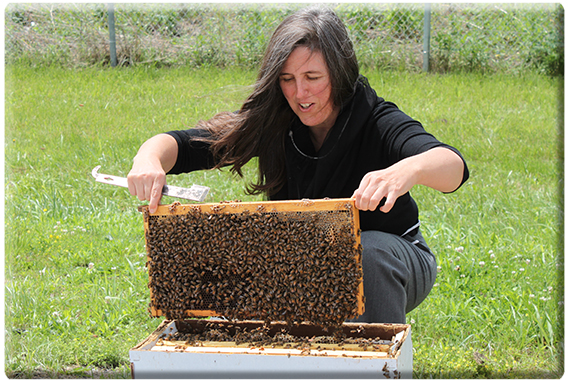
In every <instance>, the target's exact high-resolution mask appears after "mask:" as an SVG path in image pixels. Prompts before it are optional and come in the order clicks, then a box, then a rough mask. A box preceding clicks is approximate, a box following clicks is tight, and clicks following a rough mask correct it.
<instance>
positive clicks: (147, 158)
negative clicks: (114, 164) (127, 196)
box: [127, 134, 178, 213]
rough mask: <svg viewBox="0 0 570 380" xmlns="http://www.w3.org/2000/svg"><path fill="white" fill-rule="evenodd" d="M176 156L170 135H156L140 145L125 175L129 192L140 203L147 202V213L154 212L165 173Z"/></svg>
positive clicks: (176, 150)
mask: <svg viewBox="0 0 570 380" xmlns="http://www.w3.org/2000/svg"><path fill="white" fill-rule="evenodd" d="M177 156H178V143H177V142H176V140H175V139H174V138H173V137H172V136H170V135H165V134H161V135H157V136H154V137H152V138H150V139H149V140H147V141H146V142H145V143H144V144H143V145H141V147H140V149H139V151H138V153H137V155H136V156H135V158H134V159H133V166H132V168H131V171H130V172H129V174H128V175H127V182H128V186H129V192H130V193H131V195H133V196H136V197H138V199H139V200H141V201H149V212H151V213H153V212H155V211H156V209H157V207H158V204H159V202H160V199H161V198H162V188H163V187H164V185H166V172H167V171H169V170H170V169H172V167H173V166H174V164H175V163H176V158H177Z"/></svg>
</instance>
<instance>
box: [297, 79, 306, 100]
mask: <svg viewBox="0 0 570 380" xmlns="http://www.w3.org/2000/svg"><path fill="white" fill-rule="evenodd" d="M295 86H296V95H297V98H299V99H300V98H303V97H304V96H305V95H306V94H307V89H308V87H307V83H305V81H304V80H302V79H299V80H297V81H296V83H295Z"/></svg>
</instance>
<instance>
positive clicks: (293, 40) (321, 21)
mask: <svg viewBox="0 0 570 380" xmlns="http://www.w3.org/2000/svg"><path fill="white" fill-rule="evenodd" d="M299 46H305V47H308V48H309V49H310V50H311V51H313V52H314V51H318V52H320V53H321V54H322V55H323V57H324V60H325V62H326V64H327V66H328V70H329V77H330V80H331V86H332V97H333V101H334V105H335V106H337V107H339V108H340V107H341V106H342V104H343V102H344V101H346V100H347V99H348V98H350V97H351V96H352V93H353V89H354V83H355V82H356V80H357V78H358V62H357V59H356V55H355V53H354V49H353V46H352V42H351V41H350V38H349V37H348V33H347V30H346V27H345V26H344V24H343V22H342V21H341V20H340V18H339V17H338V16H337V15H336V14H335V12H333V11H332V10H330V9H328V8H324V7H314V8H307V9H303V10H300V11H298V12H296V13H294V14H292V15H290V16H288V17H287V18H285V20H283V22H282V23H281V24H280V25H279V26H278V27H277V29H276V30H275V32H274V33H273V35H272V37H271V39H270V41H269V44H268V46H267V49H266V50H265V55H264V57H263V61H262V64H261V68H260V70H259V74H258V77H257V80H256V83H255V86H254V90H253V92H252V93H251V95H249V97H248V98H247V99H246V101H245V102H244V104H243V106H242V107H241V109H240V110H239V112H236V113H228V112H226V113H220V114H218V115H216V116H214V117H213V118H212V119H210V120H208V121H202V122H200V123H199V124H198V126H197V127H198V128H204V129H207V130H208V131H209V132H210V136H211V137H210V138H208V141H209V142H210V143H211V150H212V152H213V154H214V156H215V157H216V158H217V159H218V161H217V162H218V165H217V166H216V167H218V168H219V167H222V166H228V165H230V166H231V168H230V171H231V172H233V173H236V174H238V175H240V176H243V174H242V170H241V169H242V167H243V166H244V165H245V164H246V163H247V162H248V161H249V160H251V159H252V158H253V157H256V156H257V157H258V162H259V175H258V180H257V182H256V183H252V184H250V185H249V186H248V188H247V191H248V193H249V194H259V193H264V192H265V193H266V194H267V195H271V194H273V193H274V192H277V191H278V190H279V189H280V188H281V187H282V186H283V184H284V183H285V181H286V169H285V146H284V141H285V137H286V134H287V132H288V129H289V126H290V124H291V121H292V119H293V118H294V117H295V114H294V113H293V111H292V110H291V108H290V107H289V105H288V103H287V100H286V99H285V96H284V95H283V93H282V91H281V87H280V86H279V74H280V73H281V70H282V68H283V65H284V64H285V61H286V60H287V58H289V55H290V54H291V53H292V52H293V50H295V48H297V47H299Z"/></svg>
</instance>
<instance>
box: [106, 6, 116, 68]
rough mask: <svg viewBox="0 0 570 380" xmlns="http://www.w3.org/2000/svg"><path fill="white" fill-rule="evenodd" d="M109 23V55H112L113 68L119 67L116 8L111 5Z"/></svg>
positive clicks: (108, 15)
mask: <svg viewBox="0 0 570 380" xmlns="http://www.w3.org/2000/svg"><path fill="white" fill-rule="evenodd" d="M107 17H108V22H109V53H110V55H111V67H115V66H117V45H116V42H115V7H114V5H113V4H109V8H108V11H107Z"/></svg>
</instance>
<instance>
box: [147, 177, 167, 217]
mask: <svg viewBox="0 0 570 380" xmlns="http://www.w3.org/2000/svg"><path fill="white" fill-rule="evenodd" d="M163 186H164V185H163V184H162V181H160V180H156V181H154V183H153V185H152V189H151V191H150V197H149V199H150V202H149V205H148V206H149V207H148V208H149V211H150V212H151V213H153V212H155V211H156V209H157V208H158V203H159V202H160V199H161V198H162V188H163Z"/></svg>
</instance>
